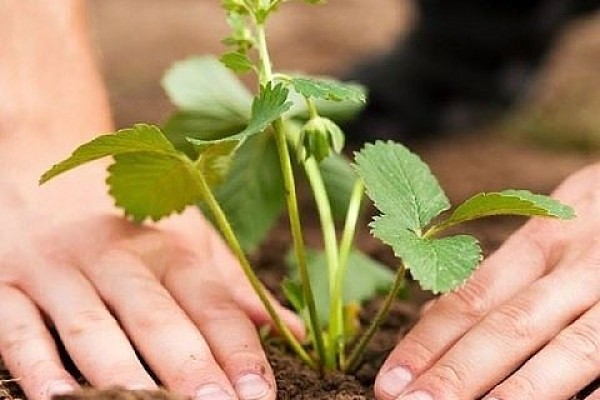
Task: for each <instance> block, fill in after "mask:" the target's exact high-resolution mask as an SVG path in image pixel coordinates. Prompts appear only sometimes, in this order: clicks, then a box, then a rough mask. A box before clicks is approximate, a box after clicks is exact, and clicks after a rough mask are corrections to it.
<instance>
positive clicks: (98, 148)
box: [40, 124, 178, 183]
mask: <svg viewBox="0 0 600 400" xmlns="http://www.w3.org/2000/svg"><path fill="white" fill-rule="evenodd" d="M140 151H148V152H154V153H164V154H170V155H176V154H178V152H177V151H176V150H175V148H174V147H173V145H172V144H171V142H170V141H169V140H168V139H167V138H166V137H165V136H164V135H163V134H162V132H161V131H160V129H158V128H157V127H156V126H153V125H146V124H137V125H134V126H133V127H132V128H128V129H122V130H120V131H117V132H115V133H111V134H107V135H102V136H98V137H97V138H95V139H93V140H92V141H90V142H88V143H86V144H84V145H81V146H79V147H78V148H77V149H76V150H75V151H74V152H73V153H72V154H71V156H70V157H69V158H67V159H66V160H64V161H61V162H60V163H58V164H56V165H54V166H53V167H52V168H51V169H50V170H48V171H46V172H45V173H44V175H42V177H41V179H40V183H44V182H46V181H48V180H50V179H52V178H54V177H55V176H57V175H59V174H62V173H63V172H66V171H69V170H71V169H73V168H75V167H78V166H80V165H82V164H85V163H87V162H90V161H94V160H98V159H100V158H104V157H107V156H111V155H117V154H125V153H134V152H140Z"/></svg>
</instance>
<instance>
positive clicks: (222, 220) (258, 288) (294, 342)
mask: <svg viewBox="0 0 600 400" xmlns="http://www.w3.org/2000/svg"><path fill="white" fill-rule="evenodd" d="M199 189H200V192H201V193H202V196H203V198H204V200H205V201H206V204H207V205H208V207H209V208H210V211H211V212H212V214H213V216H214V218H215V221H216V223H217V226H218V227H219V230H220V231H221V233H222V234H223V237H224V238H225V241H226V242H227V244H228V245H229V248H230V249H231V251H233V254H234V255H235V256H236V258H237V259H238V261H239V263H240V265H241V266H242V269H243V271H244V273H245V274H246V277H247V278H248V281H250V285H252V288H253V289H254V292H255V293H256V294H257V295H258V297H259V299H260V300H261V301H262V303H263V305H264V306H265V308H266V310H267V312H268V313H269V316H270V317H271V319H272V320H273V323H274V324H275V327H276V328H277V330H278V331H279V332H280V333H281V335H282V336H283V337H284V338H285V339H286V340H287V341H288V343H289V344H290V346H291V347H292V349H294V351H295V352H296V353H297V354H298V356H300V358H301V359H302V360H304V361H305V362H306V363H307V364H308V365H311V366H312V367H315V366H316V365H315V361H314V360H313V359H312V358H311V357H310V355H309V354H308V353H307V352H306V350H304V347H302V345H301V344H300V342H299V341H298V339H296V337H295V336H294V335H293V334H292V332H291V331H290V330H289V328H288V327H287V325H285V324H284V323H283V321H282V320H281V318H280V317H279V314H277V311H275V307H274V306H273V304H272V303H271V300H270V299H269V296H268V294H267V290H266V289H265V287H264V286H263V284H262V283H261V282H260V280H259V279H258V277H257V276H256V274H255V273H254V270H253V269H252V267H251V266H250V262H249V261H248V258H247V257H246V254H245V253H244V250H243V249H242V246H241V245H240V243H239V241H238V240H237V237H236V236H235V233H234V232H233V229H232V228H231V224H230V223H229V221H228V220H227V217H226V215H225V213H224V212H223V209H222V208H221V206H220V205H219V202H218V201H217V199H216V198H215V196H214V194H213V192H212V190H211V189H210V186H209V185H208V183H207V182H206V179H205V178H204V176H203V175H202V174H199Z"/></svg>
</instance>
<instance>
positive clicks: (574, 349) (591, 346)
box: [556, 322, 600, 367]
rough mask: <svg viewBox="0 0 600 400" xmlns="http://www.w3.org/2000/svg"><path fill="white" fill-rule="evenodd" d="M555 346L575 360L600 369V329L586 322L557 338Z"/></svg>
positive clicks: (578, 324) (574, 326)
mask: <svg viewBox="0 0 600 400" xmlns="http://www.w3.org/2000/svg"><path fill="white" fill-rule="evenodd" d="M556 345H557V346H558V347H559V348H560V349H562V350H563V351H565V352H567V353H568V354H570V355H572V356H573V357H574V358H575V359H577V360H581V361H584V362H586V363H589V364H591V365H593V366H594V367H600V328H599V327H598V326H595V325H593V324H590V323H587V322H579V323H577V324H576V325H573V326H572V327H571V328H570V329H569V330H567V331H566V332H565V333H564V334H562V335H560V336H558V338H557V339H556Z"/></svg>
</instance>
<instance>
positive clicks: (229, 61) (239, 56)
mask: <svg viewBox="0 0 600 400" xmlns="http://www.w3.org/2000/svg"><path fill="white" fill-rule="evenodd" d="M220 60H221V62H222V63H223V64H224V65H225V66H226V67H227V68H229V69H230V70H232V71H233V72H237V73H245V72H249V71H252V70H253V69H254V64H253V63H252V61H251V60H250V59H249V58H248V56H247V55H246V54H244V53H240V52H239V51H232V52H229V53H225V54H223V55H222V56H221V59H220Z"/></svg>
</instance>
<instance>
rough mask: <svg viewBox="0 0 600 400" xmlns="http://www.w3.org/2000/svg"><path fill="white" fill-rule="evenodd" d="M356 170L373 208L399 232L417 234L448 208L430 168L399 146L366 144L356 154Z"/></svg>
mask: <svg viewBox="0 0 600 400" xmlns="http://www.w3.org/2000/svg"><path fill="white" fill-rule="evenodd" d="M356 170H357V172H358V175H359V176H360V177H361V178H362V179H363V181H364V182H365V186H366V188H367V194H368V195H369V197H370V198H371V199H372V200H373V201H374V203H375V206H376V207H377V208H378V209H379V210H380V211H381V212H382V213H383V214H391V215H394V216H395V217H396V218H395V223H396V224H397V225H399V226H400V227H402V228H405V229H410V230H411V231H413V232H420V231H421V229H423V228H424V227H426V226H427V225H428V224H429V223H430V222H431V220H432V219H433V218H435V217H436V216H438V215H439V214H440V213H441V212H442V211H445V210H447V209H448V208H450V202H449V201H448V198H447V197H446V195H445V194H444V191H443V190H442V188H441V187H440V185H439V183H438V181H437V179H436V178H435V177H434V176H433V174H432V173H431V171H430V169H429V167H428V166H427V165H426V164H425V163H424V162H423V161H421V159H420V158H419V157H418V156H417V155H415V154H413V153H411V152H410V151H409V150H408V149H407V148H406V147H404V146H402V145H401V144H397V143H393V142H381V141H378V142H376V143H375V144H367V145H366V146H365V147H364V148H363V149H362V150H361V151H360V152H358V153H357V154H356Z"/></svg>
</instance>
